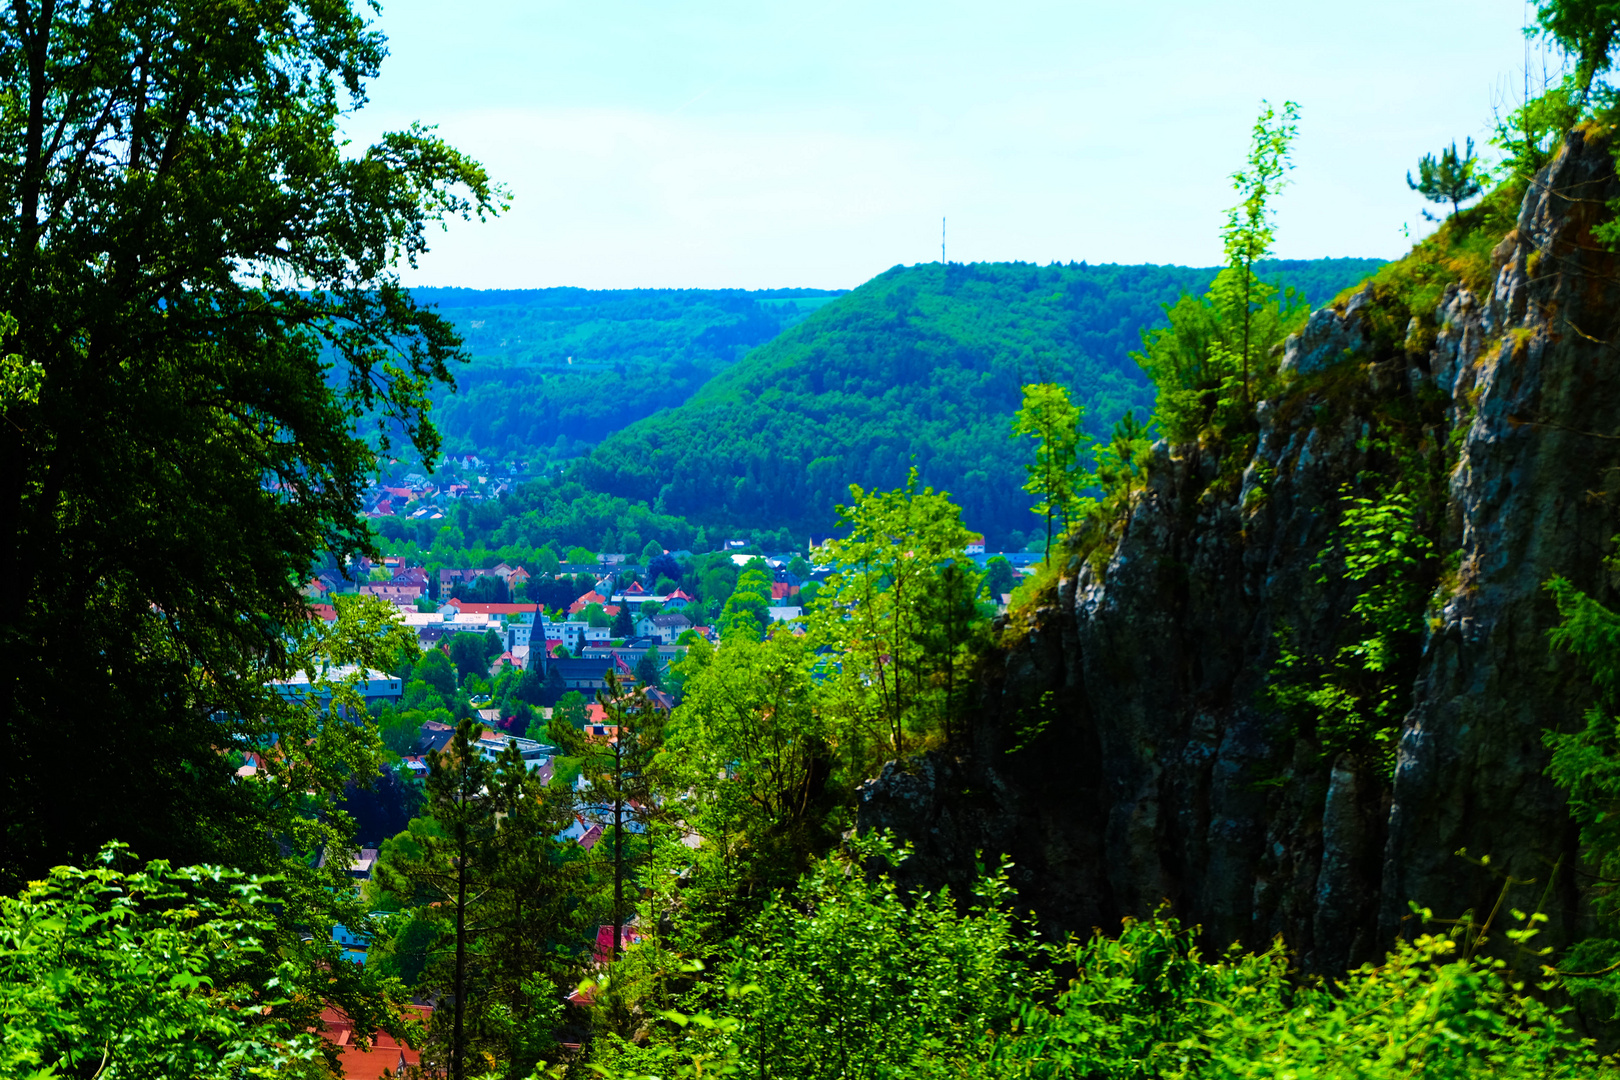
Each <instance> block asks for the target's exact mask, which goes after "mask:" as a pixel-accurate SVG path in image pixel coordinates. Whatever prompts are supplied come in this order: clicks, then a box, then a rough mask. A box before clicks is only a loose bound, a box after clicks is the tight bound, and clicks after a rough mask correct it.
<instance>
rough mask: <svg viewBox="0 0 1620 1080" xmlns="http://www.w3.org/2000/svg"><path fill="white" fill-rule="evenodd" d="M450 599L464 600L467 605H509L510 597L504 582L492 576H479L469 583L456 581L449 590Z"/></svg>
mask: <svg viewBox="0 0 1620 1080" xmlns="http://www.w3.org/2000/svg"><path fill="white" fill-rule="evenodd" d="M450 599H452V600H465V601H466V602H468V603H469V604H509V603H511V602H512V597H511V595H510V594H509V593H508V592H507V588H506V582H504V581H502V580H501V579H500V578H499V577H496V576H495V575H494V574H480V575H479V576H478V577H475V578H473V579H472V580H471V581H458V582H456V583H455V586H454V587H453V588H451V590H450Z"/></svg>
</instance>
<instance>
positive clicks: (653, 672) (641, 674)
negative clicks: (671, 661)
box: [636, 649, 664, 690]
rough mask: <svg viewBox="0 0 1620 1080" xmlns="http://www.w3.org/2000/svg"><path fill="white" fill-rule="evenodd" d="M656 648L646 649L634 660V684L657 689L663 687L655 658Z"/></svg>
mask: <svg viewBox="0 0 1620 1080" xmlns="http://www.w3.org/2000/svg"><path fill="white" fill-rule="evenodd" d="M657 655H658V652H657V650H656V649H648V650H647V651H646V652H644V653H642V654H641V659H639V660H637V661H636V685H637V686H651V687H655V688H657V689H659V690H662V689H663V688H664V681H663V679H662V678H661V677H660V676H659V674H658V661H657V660H656V659H655V657H657Z"/></svg>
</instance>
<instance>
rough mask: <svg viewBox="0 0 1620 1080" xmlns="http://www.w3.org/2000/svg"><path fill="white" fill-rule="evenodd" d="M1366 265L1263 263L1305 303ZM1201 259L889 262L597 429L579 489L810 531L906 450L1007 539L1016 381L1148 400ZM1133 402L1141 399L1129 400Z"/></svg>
mask: <svg viewBox="0 0 1620 1080" xmlns="http://www.w3.org/2000/svg"><path fill="white" fill-rule="evenodd" d="M1379 265H1381V263H1380V262H1379V261H1378V260H1374V259H1319V260H1310V261H1278V262H1273V263H1268V264H1264V265H1263V266H1262V272H1263V273H1264V275H1265V276H1266V277H1267V278H1268V279H1270V280H1273V281H1277V282H1280V283H1283V284H1286V285H1290V286H1293V287H1295V288H1298V289H1299V290H1300V291H1301V292H1302V293H1304V294H1305V296H1306V297H1307V298H1308V299H1309V300H1310V301H1311V302H1312V303H1313V304H1322V303H1325V302H1326V301H1328V300H1330V299H1332V297H1333V296H1334V295H1335V294H1337V293H1338V292H1340V291H1341V290H1343V289H1345V288H1347V287H1348V286H1350V285H1353V284H1355V283H1356V282H1357V281H1359V280H1361V279H1362V278H1363V277H1365V276H1366V275H1367V274H1369V273H1371V272H1372V271H1373V270H1374V269H1376V268H1377V267H1378V266H1379ZM1214 274H1215V270H1214V269H1213V268H1209V269H1198V268H1190V267H1177V266H1115V265H1107V266H1088V265H1085V264H1069V265H1066V266H1064V265H1051V266H1036V265H1031V264H1026V263H976V264H956V263H952V264H949V265H945V266H942V265H941V264H939V263H930V264H924V265H919V266H911V267H898V266H897V267H895V268H894V269H892V270H889V271H887V272H886V273H883V274H881V275H879V276H878V277H876V278H874V279H873V280H872V281H869V282H867V283H866V284H865V285H862V286H861V287H860V288H858V289H856V290H855V291H854V292H852V293H850V294H848V295H847V296H844V297H842V298H841V299H839V300H836V301H834V302H832V303H828V304H826V305H825V306H824V307H822V308H820V309H819V310H817V311H816V312H815V313H814V314H813V315H811V316H810V318H808V319H806V320H805V321H804V322H802V323H800V324H799V325H798V326H795V327H793V328H791V329H789V330H787V331H786V332H784V333H783V334H782V335H781V336H779V337H777V338H776V339H774V340H773V341H771V342H770V343H769V344H766V345H764V346H762V347H760V348H759V349H756V350H754V351H753V352H752V353H750V354H749V355H748V356H747V357H746V358H745V359H743V360H742V361H741V362H740V363H738V364H737V365H735V366H734V367H731V368H729V369H727V370H725V371H724V372H722V373H720V374H718V375H717V376H716V377H715V378H713V379H712V380H711V381H709V382H708V383H707V384H706V385H705V386H704V387H703V388H702V389H701V390H699V391H698V392H697V393H696V394H695V395H693V396H692V398H691V399H690V400H689V401H687V402H686V403H685V404H684V405H681V406H679V407H676V408H671V409H668V410H666V411H663V412H659V413H657V414H655V415H653V416H651V417H648V418H647V419H645V420H641V421H639V422H638V423H635V424H633V425H631V426H630V427H628V428H627V429H625V430H623V431H621V432H618V433H617V434H615V435H612V436H610V437H609V438H608V439H607V440H606V441H605V442H604V443H603V444H602V445H601V446H600V447H598V448H597V449H596V450H595V451H593V452H592V453H591V455H590V456H589V457H588V458H587V459H586V460H584V461H583V462H581V463H580V464H579V466H578V467H577V469H576V476H577V478H578V479H580V480H581V481H582V482H583V483H585V484H586V485H587V486H588V487H591V488H593V489H596V490H599V491H603V492H607V493H610V494H613V495H620V496H624V497H627V498H632V499H641V500H646V501H648V502H649V503H652V504H654V506H655V507H656V508H657V509H658V510H660V511H662V512H664V513H669V514H677V515H681V516H684V517H687V518H689V519H691V520H693V521H695V522H702V523H705V524H715V525H726V526H738V527H749V526H752V527H758V528H782V527H787V528H793V529H797V530H801V531H802V530H806V529H825V528H827V527H829V526H830V525H831V524H832V523H833V515H832V507H833V505H834V504H835V503H837V502H839V501H842V500H844V499H846V498H847V490H848V485H849V484H850V483H858V484H861V485H862V486H868V487H869V486H878V487H895V486H898V485H899V484H900V483H902V482H903V481H904V478H905V474H906V470H907V468H908V466H909V464H910V463H911V462H912V461H915V462H916V464H917V466H918V468H919V470H920V471H921V473H922V475H923V478H924V480H925V481H926V482H927V483H930V484H932V485H934V486H935V487H938V488H943V489H945V490H948V491H950V492H951V493H952V494H953V496H954V497H955V498H956V500H957V501H958V502H959V503H960V504H961V505H962V506H963V509H964V512H965V517H966V520H967V522H968V524H969V525H970V527H972V528H975V529H977V530H980V531H983V532H985V533H986V534H987V535H988V537H989V539H990V542H991V543H992V544H996V545H1001V544H1006V545H1019V544H1021V542H1022V532H1021V530H1025V529H1027V528H1029V527H1030V521H1031V519H1030V517H1029V515H1028V513H1027V509H1028V507H1029V505H1030V500H1029V498H1028V497H1027V496H1026V495H1025V494H1024V492H1023V491H1022V490H1021V486H1022V484H1023V481H1024V472H1023V467H1022V465H1023V458H1024V455H1025V448H1024V447H1023V446H1021V445H1019V444H1017V443H1014V442H1013V441H1012V440H1011V439H1010V438H1009V437H1008V426H1009V423H1010V420H1011V417H1012V414H1013V413H1014V412H1016V411H1017V409H1018V406H1019V404H1020V400H1021V389H1020V388H1021V387H1022V385H1023V384H1024V383H1027V382H1032V381H1049V382H1060V383H1064V384H1067V385H1068V386H1069V388H1070V389H1071V391H1072V392H1073V393H1074V395H1075V398H1076V400H1078V401H1080V402H1082V403H1084V404H1085V406H1086V409H1087V422H1088V426H1089V428H1090V429H1091V430H1092V431H1093V432H1094V433H1100V432H1101V431H1103V430H1106V429H1107V428H1108V427H1109V426H1111V425H1112V423H1113V422H1114V421H1115V420H1116V419H1117V418H1118V417H1119V415H1120V414H1121V413H1123V412H1124V411H1125V410H1127V409H1131V408H1138V409H1142V410H1146V409H1148V408H1150V407H1151V406H1152V403H1153V391H1152V389H1151V387H1150V386H1149V384H1148V382H1147V380H1146V379H1145V378H1144V377H1143V375H1142V373H1141V371H1140V370H1139V369H1138V368H1137V366H1136V364H1135V362H1134V361H1132V360H1131V359H1130V353H1131V351H1132V350H1134V349H1137V348H1139V347H1140V344H1141V338H1140V332H1141V330H1142V329H1143V328H1144V327H1153V326H1160V325H1163V322H1164V315H1163V311H1162V309H1161V305H1163V304H1166V303H1172V302H1174V301H1175V300H1176V299H1177V298H1178V297H1179V296H1180V295H1181V294H1182V293H1184V292H1193V293H1199V292H1202V291H1203V290H1204V289H1205V288H1207V286H1208V284H1209V282H1210V280H1211V279H1212V278H1213V277H1214ZM1144 414H1145V413H1144Z"/></svg>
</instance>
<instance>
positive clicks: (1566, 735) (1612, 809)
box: [1544, 577, 1620, 1018]
mask: <svg viewBox="0 0 1620 1080" xmlns="http://www.w3.org/2000/svg"><path fill="white" fill-rule="evenodd" d="M1547 591H1548V592H1550V593H1551V594H1552V597H1553V599H1554V601H1556V603H1557V604H1558V614H1559V617H1560V621H1559V624H1558V626H1557V627H1556V628H1555V629H1554V630H1553V632H1552V635H1551V639H1552V645H1553V646H1554V647H1555V648H1559V649H1563V650H1567V651H1568V652H1570V653H1572V654H1573V655H1574V656H1575V657H1577V658H1578V659H1579V660H1580V661H1581V664H1582V666H1583V667H1584V668H1585V670H1586V672H1587V673H1588V674H1589V676H1590V677H1591V680H1592V684H1593V687H1594V689H1595V690H1596V698H1597V700H1596V701H1595V702H1594V703H1593V704H1592V706H1591V707H1590V708H1589V709H1587V711H1586V715H1585V716H1584V717H1583V723H1582V724H1581V726H1580V727H1578V728H1576V729H1575V730H1573V731H1564V730H1560V728H1557V727H1554V728H1549V730H1548V731H1547V732H1546V734H1545V736H1544V741H1545V742H1546V744H1547V745H1548V746H1549V747H1550V748H1551V749H1552V752H1553V756H1552V762H1551V764H1549V765H1548V767H1547V774H1548V775H1549V776H1551V777H1552V778H1553V779H1554V780H1555V781H1557V783H1558V785H1559V786H1560V787H1562V788H1563V789H1564V790H1565V791H1566V792H1568V794H1569V808H1570V814H1571V816H1573V817H1574V819H1575V820H1576V821H1577V822H1579V824H1580V827H1581V848H1582V854H1583V856H1584V859H1583V861H1584V862H1585V863H1586V864H1587V865H1586V867H1585V868H1584V869H1585V870H1586V873H1585V874H1584V875H1583V876H1582V879H1581V880H1583V881H1584V882H1585V883H1586V888H1585V897H1586V900H1587V902H1588V904H1590V905H1591V908H1592V910H1593V912H1594V914H1595V915H1596V916H1597V928H1596V929H1597V932H1596V933H1594V934H1592V935H1591V936H1590V937H1588V938H1587V939H1586V940H1584V941H1581V942H1579V943H1577V944H1576V946H1575V947H1574V948H1573V949H1572V950H1570V954H1569V956H1568V957H1567V958H1566V959H1565V961H1564V962H1563V963H1561V964H1560V965H1559V966H1560V967H1561V968H1563V969H1564V970H1566V971H1570V972H1584V973H1585V975H1584V976H1572V977H1571V983H1572V985H1573V986H1574V987H1575V988H1576V989H1577V990H1580V991H1583V992H1585V994H1586V996H1587V998H1588V999H1589V1000H1593V1001H1597V1002H1601V1011H1602V1012H1603V1013H1604V1014H1605V1016H1606V1017H1608V1018H1614V1017H1616V1016H1620V966H1617V965H1620V891H1617V890H1616V889H1615V881H1616V880H1617V879H1620V614H1616V613H1615V612H1614V611H1612V610H1610V609H1609V608H1607V607H1605V606H1604V605H1602V604H1600V603H1599V602H1598V601H1597V600H1595V599H1593V598H1592V597H1591V596H1588V595H1587V594H1586V593H1583V592H1581V591H1580V590H1579V589H1576V588H1575V587H1574V586H1573V585H1572V584H1570V582H1569V581H1568V580H1566V579H1565V578H1562V577H1555V578H1553V579H1552V580H1551V581H1549V582H1548V583H1547ZM1561 726H1562V725H1560V727H1561Z"/></svg>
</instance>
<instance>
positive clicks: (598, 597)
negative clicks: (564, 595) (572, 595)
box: [568, 589, 618, 615]
mask: <svg viewBox="0 0 1620 1080" xmlns="http://www.w3.org/2000/svg"><path fill="white" fill-rule="evenodd" d="M606 603H607V597H605V596H603V595H602V594H601V593H599V592H597V591H596V590H595V589H592V590H591V591H590V592H588V593H586V594H585V595H584V596H582V597H580V598H579V599H578V600H575V601H574V602H573V603H572V604H569V605H568V614H570V615H578V614H579V613H580V612H582V611H584V610H585V609H586V608H588V607H590V606H591V605H592V604H606ZM604 610H606V609H605V608H604ZM614 613H615V614H617V613H618V609H617V608H615V609H614Z"/></svg>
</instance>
